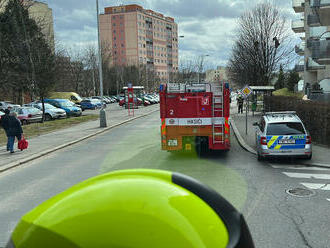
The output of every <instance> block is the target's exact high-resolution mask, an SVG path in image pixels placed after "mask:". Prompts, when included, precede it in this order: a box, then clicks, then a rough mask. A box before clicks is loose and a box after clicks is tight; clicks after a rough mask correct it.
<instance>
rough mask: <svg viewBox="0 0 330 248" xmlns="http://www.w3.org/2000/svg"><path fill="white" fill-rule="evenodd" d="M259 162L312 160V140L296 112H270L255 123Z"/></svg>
mask: <svg viewBox="0 0 330 248" xmlns="http://www.w3.org/2000/svg"><path fill="white" fill-rule="evenodd" d="M253 126H255V127H256V144H257V152H258V160H262V159H264V158H266V157H273V156H274V157H277V156H282V157H283V156H288V157H303V158H306V159H311V158H312V140H311V136H310V135H309V134H308V132H307V130H306V128H305V126H304V124H303V123H302V121H301V120H300V118H299V117H298V116H297V114H296V112H292V111H290V112H270V113H266V114H265V115H264V116H262V117H261V120H260V121H259V122H255V123H254V124H253Z"/></svg>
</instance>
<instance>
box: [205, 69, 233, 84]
mask: <svg viewBox="0 0 330 248" xmlns="http://www.w3.org/2000/svg"><path fill="white" fill-rule="evenodd" d="M216 80H221V81H228V77H227V68H226V67H224V66H218V67H217V69H216V70H207V71H206V81H207V82H213V81H216Z"/></svg>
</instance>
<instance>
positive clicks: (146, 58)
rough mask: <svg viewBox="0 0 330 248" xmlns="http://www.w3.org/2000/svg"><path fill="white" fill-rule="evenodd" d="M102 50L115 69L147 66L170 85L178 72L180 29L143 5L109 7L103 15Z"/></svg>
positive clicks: (101, 15)
mask: <svg viewBox="0 0 330 248" xmlns="http://www.w3.org/2000/svg"><path fill="white" fill-rule="evenodd" d="M99 20H100V37H101V43H102V48H103V49H105V51H107V52H109V53H111V56H112V60H111V65H139V64H144V65H146V68H147V70H149V71H154V72H155V73H156V74H157V75H158V77H159V78H160V79H161V80H162V81H164V82H166V81H167V80H169V79H170V75H171V74H172V73H175V72H177V71H178V25H177V24H176V23H175V21H174V19H173V18H172V17H166V16H164V15H163V14H161V13H158V12H155V11H153V10H146V9H144V8H143V7H141V6H140V5H136V4H132V5H121V6H113V7H106V8H105V9H104V13H103V14H100V18H99Z"/></svg>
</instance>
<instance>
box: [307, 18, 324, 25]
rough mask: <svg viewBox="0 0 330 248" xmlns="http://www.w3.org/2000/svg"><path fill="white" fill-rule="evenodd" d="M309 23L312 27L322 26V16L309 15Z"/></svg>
mask: <svg viewBox="0 0 330 248" xmlns="http://www.w3.org/2000/svg"><path fill="white" fill-rule="evenodd" d="M307 24H308V26H310V27H319V26H321V22H320V18H319V16H318V15H308V16H307Z"/></svg>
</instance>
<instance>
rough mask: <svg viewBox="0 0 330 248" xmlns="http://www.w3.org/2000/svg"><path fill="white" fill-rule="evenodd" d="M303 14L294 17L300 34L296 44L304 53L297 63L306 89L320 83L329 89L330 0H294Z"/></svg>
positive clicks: (294, 25) (301, 52) (293, 4)
mask: <svg viewBox="0 0 330 248" xmlns="http://www.w3.org/2000/svg"><path fill="white" fill-rule="evenodd" d="M292 6H293V9H294V11H295V12H296V13H297V14H299V15H300V18H298V19H297V20H293V21H292V30H293V31H294V32H295V33H299V34H300V38H301V43H300V44H299V45H297V46H296V47H295V51H296V53H297V54H299V55H300V56H302V58H301V59H300V60H299V62H298V64H297V65H296V67H295V68H296V71H298V72H299V73H300V74H301V75H302V76H303V79H304V86H305V89H306V88H308V87H313V85H315V84H317V83H318V84H319V85H320V87H321V88H322V89H324V91H330V80H329V79H330V0H293V1H292Z"/></svg>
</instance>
